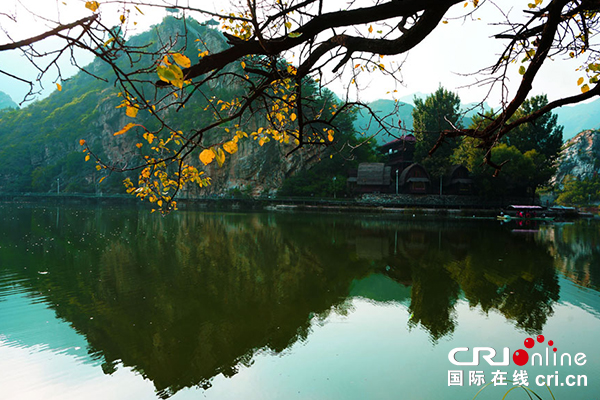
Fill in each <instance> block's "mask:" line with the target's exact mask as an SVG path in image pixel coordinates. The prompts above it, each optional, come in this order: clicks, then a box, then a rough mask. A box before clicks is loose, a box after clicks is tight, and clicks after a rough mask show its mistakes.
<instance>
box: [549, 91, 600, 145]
mask: <svg viewBox="0 0 600 400" xmlns="http://www.w3.org/2000/svg"><path fill="white" fill-rule="evenodd" d="M554 113H555V114H557V115H558V123H559V124H560V125H562V126H564V128H565V129H564V132H563V139H564V140H565V141H566V140H569V139H571V138H572V137H574V136H575V135H577V134H578V133H580V132H582V131H584V130H586V129H599V128H600V99H597V100H595V101H592V102H590V103H585V104H576V105H574V106H563V107H560V108H557V109H556V110H555V111H554Z"/></svg>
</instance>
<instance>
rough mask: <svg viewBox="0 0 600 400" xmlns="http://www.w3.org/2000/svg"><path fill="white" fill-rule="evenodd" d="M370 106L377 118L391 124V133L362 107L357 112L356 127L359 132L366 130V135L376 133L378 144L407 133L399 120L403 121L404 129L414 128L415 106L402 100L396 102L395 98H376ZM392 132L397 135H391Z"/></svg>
mask: <svg viewBox="0 0 600 400" xmlns="http://www.w3.org/2000/svg"><path fill="white" fill-rule="evenodd" d="M369 108H370V109H371V110H372V111H373V113H374V114H375V115H376V116H377V118H380V119H382V120H383V121H384V122H385V123H386V124H389V127H388V130H389V133H388V132H386V131H385V130H383V129H382V128H381V126H380V125H379V124H378V123H377V121H376V120H375V119H374V118H373V117H372V114H371V113H370V112H369V111H368V110H366V109H361V110H359V111H358V112H357V116H356V121H355V122H354V128H355V129H356V131H357V132H359V133H362V132H364V137H371V136H373V135H375V140H376V141H377V144H378V145H383V144H385V143H387V142H391V141H392V140H394V139H395V137H397V136H401V135H403V134H406V133H407V132H406V131H403V130H401V129H400V128H399V126H398V122H399V121H400V122H401V123H402V126H403V128H404V129H407V130H408V131H410V130H412V128H413V119H412V110H413V109H414V107H413V106H412V105H410V104H407V103H402V102H400V101H398V102H395V101H393V100H375V101H374V102H372V103H369ZM390 133H391V134H392V135H395V136H392V135H390Z"/></svg>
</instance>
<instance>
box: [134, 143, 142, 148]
mask: <svg viewBox="0 0 600 400" xmlns="http://www.w3.org/2000/svg"><path fill="white" fill-rule="evenodd" d="M142 146H143V144H141V143H137V144H136V145H135V147H137V148H138V149H139V148H140V147H142Z"/></svg>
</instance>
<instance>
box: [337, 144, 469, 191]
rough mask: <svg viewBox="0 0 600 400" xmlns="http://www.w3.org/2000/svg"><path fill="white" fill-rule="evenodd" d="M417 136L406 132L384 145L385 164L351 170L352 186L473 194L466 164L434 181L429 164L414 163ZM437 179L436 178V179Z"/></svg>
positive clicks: (360, 166)
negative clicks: (428, 168)
mask: <svg viewBox="0 0 600 400" xmlns="http://www.w3.org/2000/svg"><path fill="white" fill-rule="evenodd" d="M416 141H417V140H416V138H415V137H414V136H413V135H404V136H401V137H399V138H398V139H395V140H392V141H391V142H389V143H386V144H384V145H383V146H381V148H380V150H381V152H382V153H383V154H385V155H386V157H387V160H386V162H385V164H384V163H361V164H360V165H359V166H358V169H357V170H351V171H350V172H349V177H348V185H349V186H350V188H351V189H352V190H354V192H356V193H398V194H400V193H405V194H434V193H439V190H440V189H441V190H442V193H443V194H454V195H457V194H472V193H473V180H472V179H471V178H470V176H469V170H467V168H466V167H464V166H463V165H453V166H452V167H450V168H448V170H447V171H446V174H445V175H444V176H443V177H441V179H442V185H439V179H438V180H437V183H435V184H434V182H433V181H432V177H431V176H430V175H429V173H428V172H427V170H426V169H425V167H423V166H422V165H420V164H417V163H415V162H414V153H415V144H416ZM434 179H435V178H434Z"/></svg>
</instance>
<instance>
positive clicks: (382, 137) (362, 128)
mask: <svg viewBox="0 0 600 400" xmlns="http://www.w3.org/2000/svg"><path fill="white" fill-rule="evenodd" d="M427 96H428V95H427V94H424V93H421V92H417V93H415V94H411V95H407V96H403V97H401V98H400V99H398V101H397V102H395V101H394V100H387V99H380V100H375V101H373V102H371V103H369V106H370V107H371V109H372V110H373V112H375V113H376V115H377V116H378V117H379V118H384V117H387V119H386V121H387V122H388V123H389V124H390V125H392V126H393V127H395V130H394V129H392V130H391V132H392V134H397V135H402V134H405V133H406V132H405V131H401V130H400V129H398V122H397V121H398V119H400V120H401V121H402V124H403V125H404V126H403V127H404V128H405V129H407V130H412V127H413V119H412V110H413V109H414V108H415V107H414V98H415V97H417V98H421V99H425V98H426V97H427ZM475 106H476V104H475V103H469V104H463V105H461V109H462V110H463V111H464V112H465V115H464V118H463V126H464V127H468V126H469V125H470V124H471V121H472V118H473V116H474V115H476V114H477V113H480V112H482V109H481V107H477V108H475ZM395 107H397V108H398V109H397V111H396V112H394V109H395ZM490 109H491V107H489V106H488V105H487V104H485V103H484V104H483V111H488V110H490ZM552 112H553V113H555V114H556V115H557V116H558V124H559V125H562V126H563V127H564V131H563V141H565V142H566V141H568V140H570V139H571V138H573V137H575V136H576V135H578V134H579V133H581V132H583V131H586V130H590V129H591V130H596V129H600V99H597V100H595V101H592V102H590V103H584V104H576V105H573V106H564V107H560V108H557V109H555V110H553V111H552ZM376 125H377V124H375V123H373V122H372V123H371V124H370V125H369V116H368V112H366V111H360V112H358V116H357V119H356V122H355V125H354V126H355V128H356V129H357V131H359V132H365V135H367V136H372V135H374V134H377V135H376V136H375V139H376V140H377V143H378V144H380V145H382V144H385V143H387V142H389V141H391V140H394V137H393V136H391V135H389V134H388V133H387V132H385V131H382V130H381V128H380V127H378V126H376Z"/></svg>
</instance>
